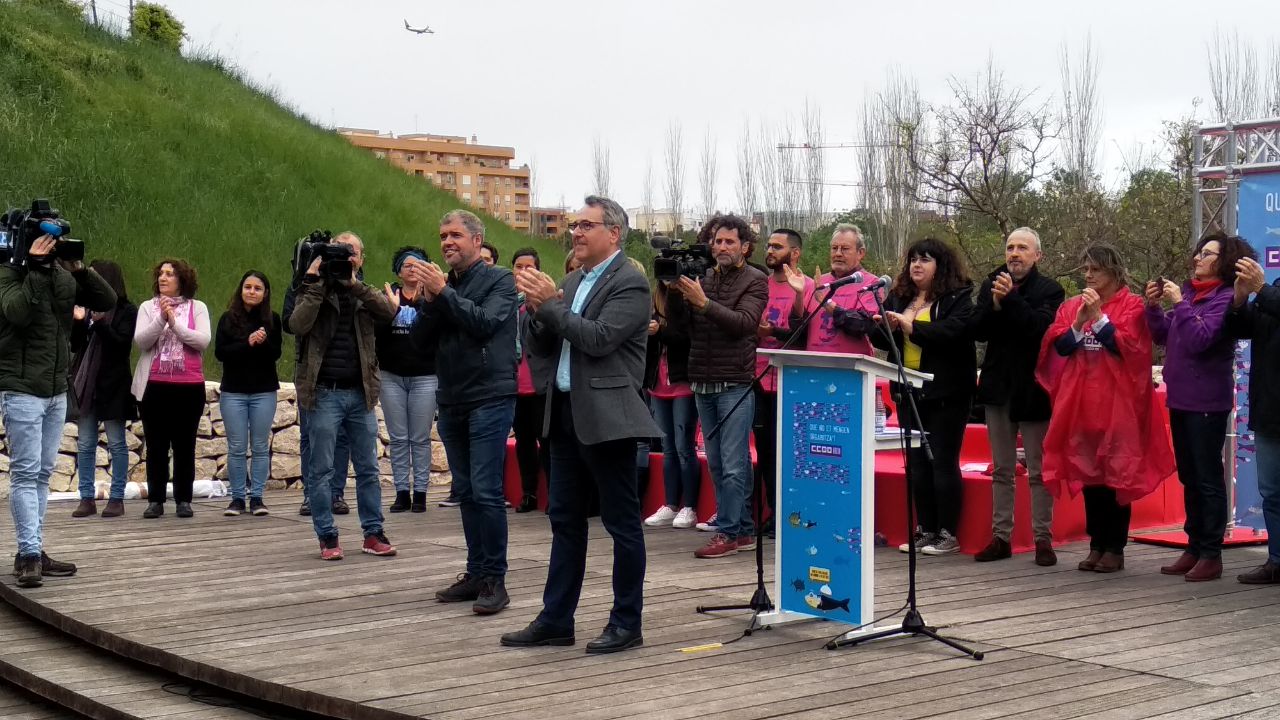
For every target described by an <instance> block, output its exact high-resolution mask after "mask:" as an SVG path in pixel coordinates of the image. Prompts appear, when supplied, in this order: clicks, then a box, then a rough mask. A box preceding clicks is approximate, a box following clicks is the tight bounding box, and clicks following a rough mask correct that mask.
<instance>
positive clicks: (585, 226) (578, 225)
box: [568, 220, 604, 233]
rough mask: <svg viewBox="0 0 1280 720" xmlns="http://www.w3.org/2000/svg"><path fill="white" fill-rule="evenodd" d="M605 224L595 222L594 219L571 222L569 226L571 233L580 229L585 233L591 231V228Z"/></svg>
mask: <svg viewBox="0 0 1280 720" xmlns="http://www.w3.org/2000/svg"><path fill="white" fill-rule="evenodd" d="M603 225H604V223H602V222H594V221H592V220H579V221H577V222H571V223H569V225H568V227H569V232H571V233H572V232H578V231H579V230H581V231H582V232H584V233H585V232H591V229H592V228H594V227H597V226H603Z"/></svg>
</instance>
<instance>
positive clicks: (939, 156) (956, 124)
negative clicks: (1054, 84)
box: [894, 60, 1056, 253]
mask: <svg viewBox="0 0 1280 720" xmlns="http://www.w3.org/2000/svg"><path fill="white" fill-rule="evenodd" d="M949 84H950V87H951V91H952V94H953V98H952V103H951V104H948V105H939V106H935V107H932V108H930V110H929V112H927V113H925V114H924V117H923V121H922V122H921V123H920V124H919V125H916V124H913V121H912V119H911V118H910V117H909V115H908V114H907V113H898V114H897V117H895V119H894V125H895V126H896V127H897V130H898V132H899V133H900V135H901V141H902V143H903V144H904V146H905V148H906V150H907V155H908V157H909V158H910V162H911V165H912V170H913V171H914V172H916V173H918V174H919V177H920V189H919V192H918V194H917V196H916V199H917V200H919V201H920V202H926V203H930V202H931V203H936V204H938V205H940V206H941V207H942V209H943V210H944V211H946V212H948V213H973V214H977V215H985V216H987V217H989V218H991V220H992V221H993V222H995V224H996V225H997V226H998V227H999V228H1000V232H1001V234H1002V235H1007V234H1008V233H1009V232H1011V231H1012V230H1013V229H1014V228H1015V227H1017V226H1018V224H1020V223H1019V218H1018V217H1015V215H1016V214H1017V208H1016V203H1017V200H1018V198H1019V196H1020V195H1021V194H1022V193H1023V191H1025V190H1027V189H1028V188H1030V187H1034V186H1035V184H1036V183H1037V181H1039V180H1040V179H1041V178H1042V177H1043V176H1044V175H1045V173H1046V172H1047V171H1048V167H1047V160H1048V158H1049V155H1050V149H1049V144H1050V141H1051V140H1052V139H1053V138H1054V137H1055V135H1056V129H1055V128H1054V126H1053V125H1054V123H1053V119H1052V113H1051V112H1050V110H1049V108H1048V106H1047V105H1045V104H1042V103H1037V101H1036V100H1035V98H1034V96H1033V93H1032V92H1031V91H1029V90H1024V89H1022V88H1019V87H1010V86H1009V85H1007V84H1006V83H1005V80H1004V75H1003V73H1001V72H1000V71H999V70H998V69H996V67H995V63H994V61H993V60H988V61H987V67H986V68H985V70H983V71H982V72H981V73H979V74H978V75H977V77H975V78H974V79H973V80H972V81H969V82H963V81H961V80H960V79H959V78H956V77H952V78H951V80H950V81H949ZM930 125H932V128H933V131H932V132H929V129H930V127H929V126H930ZM957 241H958V242H959V243H960V246H961V248H962V249H965V251H966V253H968V248H965V245H964V239H963V238H960V237H957Z"/></svg>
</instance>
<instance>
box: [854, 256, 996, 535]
mask: <svg viewBox="0 0 1280 720" xmlns="http://www.w3.org/2000/svg"><path fill="white" fill-rule="evenodd" d="M972 294H973V285H972V284H971V283H970V282H969V275H968V273H967V272H966V271H965V268H964V264H963V263H962V262H961V260H960V258H959V256H957V255H956V253H955V251H954V250H952V249H951V248H950V247H949V246H948V245H946V244H945V243H943V242H941V241H939V240H935V239H933V238H925V239H923V240H918V241H916V242H915V243H914V244H912V245H911V247H910V248H908V249H907V255H906V258H905V259H904V261H903V265H902V270H901V271H900V272H899V273H898V278H897V279H896V280H895V281H894V284H893V287H892V289H891V290H890V291H889V296H888V297H887V298H885V304H884V305H885V316H884V318H883V320H884V321H885V322H886V324H887V325H888V326H889V328H890V329H891V330H892V331H893V342H894V345H895V346H896V347H897V349H898V352H900V353H902V359H903V362H904V363H905V364H906V366H907V367H908V368H910V369H912V370H919V371H920V372H924V373H931V374H932V375H933V380H930V381H929V382H926V383H925V384H924V386H923V387H922V388H921V389H920V391H919V393H918V395H917V399H916V405H917V406H918V408H919V411H920V421H921V422H920V424H921V426H923V428H924V430H925V432H926V433H928V435H929V444H930V446H931V447H932V449H933V462H932V463H930V462H929V459H928V457H927V456H926V455H925V452H924V449H923V448H918V447H917V448H912V449H910V450H909V451H908V453H907V460H908V468H909V472H910V473H911V481H912V485H913V488H914V492H913V495H914V497H913V501H914V503H915V509H916V522H917V523H918V524H917V535H916V537H915V538H914V539H913V542H915V543H916V549H917V550H919V551H920V552H923V553H925V554H927V555H946V554H949V553H954V552H958V551H959V550H960V542H959V541H958V540H957V539H956V535H955V533H956V527H957V525H958V524H959V521H960V497H961V488H960V444H961V442H962V441H963V440H964V428H965V424H966V423H967V422H968V420H969V409H970V403H971V401H972V399H973V390H974V385H975V379H976V377H977V372H978V369H977V356H976V355H975V353H974V347H973V335H972V333H971V329H970V322H971V319H972V316H973V298H972ZM877 319H879V318H877ZM871 337H872V342H874V343H875V344H876V345H877V346H878V347H881V348H883V349H888V348H889V343H888V340H887V339H886V338H885V336H884V333H882V332H876V333H873V334H872V336H871ZM903 390H904V389H903V388H897V391H898V392H899V393H901V392H902V391H903ZM898 408H899V409H900V411H901V412H902V424H903V425H904V426H906V427H913V428H914V427H916V423H915V422H914V420H913V419H912V418H911V404H910V403H909V402H906V401H905V398H903V399H902V400H900V401H899V403H898ZM899 549H900V550H903V551H904V552H906V551H907V550H909V549H910V548H909V547H908V546H907V545H905V544H904V545H902V546H901V547H899Z"/></svg>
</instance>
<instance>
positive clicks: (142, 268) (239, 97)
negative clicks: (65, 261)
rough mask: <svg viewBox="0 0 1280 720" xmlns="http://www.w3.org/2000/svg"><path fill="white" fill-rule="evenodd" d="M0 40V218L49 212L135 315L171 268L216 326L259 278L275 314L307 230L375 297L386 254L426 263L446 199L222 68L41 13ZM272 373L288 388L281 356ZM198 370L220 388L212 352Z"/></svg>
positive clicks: (507, 232) (4, 24) (0, 14)
mask: <svg viewBox="0 0 1280 720" xmlns="http://www.w3.org/2000/svg"><path fill="white" fill-rule="evenodd" d="M0 28H4V30H3V32H0V204H7V205H8V206H26V205H29V204H30V202H31V199H32V198H33V197H47V198H49V199H50V200H51V201H52V202H53V204H54V206H55V207H57V208H58V209H59V210H61V211H62V213H63V216H64V217H66V218H67V219H68V221H69V222H70V223H71V226H72V230H73V235H74V236H75V237H78V238H81V239H83V240H84V241H85V243H86V245H87V247H86V254H87V256H88V257H89V258H107V259H111V260H115V261H116V262H118V263H120V265H121V266H122V267H123V268H124V269H125V271H126V274H127V278H128V284H129V292H130V297H131V298H132V299H133V300H134V301H135V302H136V301H138V300H139V299H142V298H146V297H148V296H150V294H151V289H150V288H151V283H150V280H149V271H150V268H151V267H152V266H154V264H155V263H156V261H157V260H159V259H160V258H162V257H164V256H176V257H182V258H185V259H187V260H189V261H190V262H192V263H193V264H194V265H195V266H196V268H197V270H198V272H199V279H200V291H199V293H198V297H199V298H200V299H202V300H204V301H205V303H207V304H208V305H209V307H210V310H211V311H212V312H213V313H214V315H215V318H216V316H217V315H218V314H220V313H221V311H222V309H223V308H225V306H226V303H227V301H228V299H229V298H230V297H231V293H232V292H233V289H234V287H235V284H236V282H237V281H238V280H239V278H240V276H241V274H242V273H243V272H244V271H245V270H247V269H249V268H256V269H258V270H262V271H264V272H265V273H267V275H268V276H269V277H270V278H271V280H272V283H273V290H274V292H275V297H274V302H273V305H274V306H275V308H276V309H277V310H279V309H280V304H281V300H282V298H283V294H284V288H285V287H286V286H287V284H288V280H289V256H290V252H291V250H292V247H293V244H294V242H295V241H296V240H297V238H299V237H301V236H303V235H306V234H307V233H308V232H310V231H311V230H313V229H315V228H327V229H330V230H332V231H334V232H335V233H336V232H338V231H341V230H353V231H355V232H356V233H357V234H359V235H360V236H361V237H362V238H363V239H364V241H365V245H366V256H367V261H366V263H367V265H366V270H365V273H366V279H367V280H368V281H369V282H370V283H373V284H375V285H379V286H380V285H381V283H382V282H383V281H386V280H390V279H391V270H390V253H391V252H392V251H393V250H394V249H395V248H396V247H399V246H401V245H405V244H410V243H412V244H417V245H421V246H423V247H425V248H426V249H427V250H428V251H429V252H430V253H431V255H432V257H433V259H438V257H439V240H438V233H437V231H438V228H439V225H438V222H439V219H440V217H441V216H442V215H443V214H444V213H445V212H447V211H448V210H449V209H452V208H455V207H459V206H460V204H461V203H460V201H459V200H458V199H456V198H455V197H454V196H453V195H451V194H449V193H446V192H444V191H442V190H438V189H436V188H434V187H432V186H431V185H429V184H428V183H425V182H423V181H422V180H421V179H419V178H413V177H410V176H407V175H405V174H404V173H403V172H401V171H399V170H397V169H395V168H393V167H391V166H390V165H389V164H387V163H386V162H385V161H382V160H378V159H377V158H375V157H373V156H372V155H371V154H370V153H368V152H367V151H363V150H359V149H356V148H354V147H352V146H351V145H350V144H348V143H347V142H346V141H345V140H343V139H342V138H340V137H338V136H337V135H335V134H334V133H332V132H329V131H326V130H324V129H321V128H318V127H315V126H314V125H311V124H309V123H308V122H306V121H304V120H303V119H300V118H299V117H298V116H297V115H295V114H294V113H293V112H291V111H290V110H288V109H286V108H284V107H282V106H281V105H280V104H279V103H278V102H276V100H275V99H274V98H272V97H270V96H269V95H268V94H265V93H262V92H260V91H258V90H255V89H253V88H251V87H248V86H246V85H245V84H244V83H243V82H241V81H240V79H238V78H237V77H236V76H235V73H234V72H228V71H227V70H226V69H225V68H224V67H222V65H221V63H219V62H217V61H199V60H188V59H183V58H181V57H178V56H176V55H174V54H173V53H170V52H166V51H164V50H162V49H160V48H157V47H153V46H151V45H150V44H148V43H140V42H133V41H128V40H122V39H120V38H117V37H115V36H113V35H110V34H109V33H106V32H104V31H101V30H99V29H97V28H94V27H92V26H90V25H88V24H86V23H84V22H83V21H82V20H81V19H80V18H79V16H78V15H75V14H73V13H69V12H67V11H65V10H59V9H58V4H57V3H54V2H39V1H38V0H17V1H16V2H15V1H14V0H0ZM485 219H486V223H485V224H486V228H487V230H488V237H489V239H490V241H492V242H493V243H494V244H496V245H497V246H498V247H499V248H500V249H501V250H502V255H503V258H504V259H505V258H508V257H510V255H511V251H512V250H514V249H515V248H517V247H520V246H524V245H534V246H535V247H538V248H539V251H540V252H543V253H544V257H563V253H562V251H559V250H558V249H556V248H557V246H555V244H554V243H552V242H548V241H543V240H534V239H532V238H530V237H529V236H526V235H523V234H521V233H517V232H516V231H514V230H512V229H511V228H509V227H507V226H506V225H504V224H502V223H501V222H499V221H498V220H495V219H492V218H488V217H486V218H485ZM547 265H548V267H549V269H550V270H551V271H553V272H554V271H556V270H558V269H559V266H560V263H559V262H550V263H547ZM284 360H285V362H282V363H281V368H282V371H284V372H286V375H285V377H287V376H288V374H291V372H292V370H291V368H292V350H291V349H286V353H285V358H284ZM206 368H207V370H208V371H209V373H210V374H211V375H217V374H218V373H219V368H218V367H217V363H216V362H214V361H213V359H212V353H210V355H209V358H208V361H207V362H206ZM286 369H287V370H286Z"/></svg>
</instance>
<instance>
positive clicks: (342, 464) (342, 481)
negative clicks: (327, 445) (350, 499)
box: [298, 405, 351, 499]
mask: <svg viewBox="0 0 1280 720" xmlns="http://www.w3.org/2000/svg"><path fill="white" fill-rule="evenodd" d="M310 414H311V411H309V410H304V409H303V408H302V406H301V405H299V406H298V431H299V432H300V433H301V439H299V440H298V455H299V457H300V459H301V461H302V489H303V491H304V492H305V491H307V488H308V487H309V486H310V483H309V482H308V481H309V480H310V478H311V436H310V433H309V432H308V430H309V428H310V424H311V423H310V421H309V420H308V416H309V415H310ZM333 466H334V467H335V468H341V471H340V472H335V473H333V475H332V476H331V477H330V479H329V489H330V493H331V494H332V495H333V497H334V499H337V498H340V497H342V496H343V492H344V491H345V490H346V487H347V475H348V474H349V470H350V468H351V447H350V445H348V444H347V431H346V430H343V429H342V428H338V441H337V443H336V444H334V446H333Z"/></svg>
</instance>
